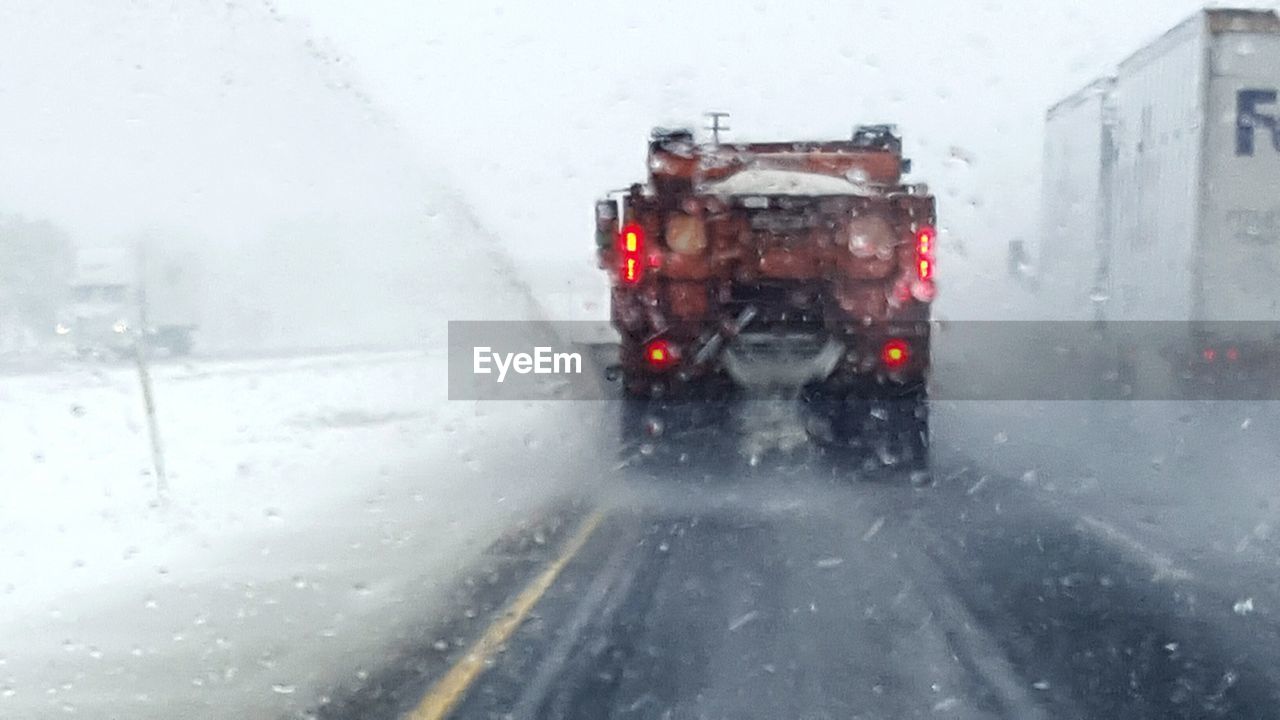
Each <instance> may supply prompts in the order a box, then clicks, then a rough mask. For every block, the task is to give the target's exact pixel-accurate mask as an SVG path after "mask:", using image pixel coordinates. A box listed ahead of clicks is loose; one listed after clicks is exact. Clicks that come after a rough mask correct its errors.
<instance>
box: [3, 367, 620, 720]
mask: <svg viewBox="0 0 1280 720" xmlns="http://www.w3.org/2000/svg"><path fill="white" fill-rule="evenodd" d="M443 364H444V357H443V354H442V353H436V352H434V351H433V352H396V353H364V354H353V355H332V356H322V357H309V358H296V359H266V360H252V361H240V362H234V361H223V362H202V363H191V364H163V365H160V366H157V367H156V368H155V369H154V371H153V372H154V380H155V391H156V398H157V404H158V408H159V420H160V425H161V431H162V434H163V440H164V447H165V456H166V461H167V465H168V471H169V472H168V481H169V492H168V500H167V502H164V503H162V502H159V501H158V495H157V488H156V482H155V477H154V474H153V472H152V470H151V460H150V454H149V450H148V442H147V432H146V427H145V424H144V417H143V412H142V401H141V399H140V394H139V389H138V383H137V377H136V374H135V373H134V371H133V370H132V369H131V368H128V367H110V368H96V369H95V368H83V369H79V370H74V371H65V372H59V373H56V374H49V375H31V376H10V377H7V378H5V379H4V382H3V384H2V385H0V406H3V407H4V408H5V413H4V414H3V415H0V438H3V439H4V440H3V443H0V467H3V468H4V473H5V474H4V478H3V491H4V493H5V497H6V502H5V503H4V504H3V505H0V578H3V581H2V582H3V585H0V617H3V618H5V621H4V622H3V624H0V633H3V634H4V636H5V637H6V638H7V640H6V643H5V645H6V647H5V649H4V653H5V655H4V656H3V658H0V660H2V661H3V669H2V670H0V685H3V686H4V688H5V690H6V692H5V693H4V694H2V695H0V715H4V716H5V717H29V716H30V717H35V716H44V715H47V714H48V713H50V712H53V711H55V710H57V709H58V708H59V707H61V706H62V705H63V704H67V705H69V706H71V707H73V708H75V709H78V710H80V711H82V712H83V713H88V714H89V715H91V716H95V717H106V716H108V715H110V714H113V713H120V714H123V715H125V716H128V717H176V716H181V717H189V716H202V715H208V716H218V717H232V716H237V717H239V716H246V715H251V716H267V715H271V714H280V713H291V712H296V711H300V710H301V709H302V708H304V707H305V706H307V705H308V704H309V703H313V702H315V699H316V698H315V693H317V692H319V691H320V690H321V689H322V688H326V687H329V686H331V685H332V684H333V683H334V682H335V681H336V679H338V678H342V677H350V675H347V674H345V673H355V672H358V671H359V668H361V667H372V666H375V665H376V663H377V658H378V656H379V654H380V653H382V652H385V651H386V650H387V648H388V647H389V646H391V645H393V644H394V636H395V633H396V632H398V631H400V630H401V629H402V628H403V627H404V625H405V624H406V623H409V622H411V621H416V622H421V620H422V619H423V618H429V617H431V616H432V612H433V611H432V608H433V607H434V605H433V603H436V602H439V601H440V600H441V597H440V593H441V592H442V591H443V589H444V588H446V587H448V585H449V583H450V582H452V581H453V579H454V578H455V576H456V575H457V574H458V573H459V572H460V571H461V570H463V569H464V568H466V567H467V566H468V564H469V563H470V562H471V561H472V560H473V559H474V558H475V557H477V556H478V554H479V553H480V552H481V550H482V549H483V548H484V547H485V546H487V545H488V543H489V542H490V541H492V539H494V538H495V537H497V536H498V535H499V534H500V533H502V532H503V531H504V529H506V528H508V527H510V526H511V525H512V524H513V523H514V522H516V520H517V519H519V518H522V517H525V516H526V515H527V514H528V513H529V512H530V511H531V510H533V509H534V508H536V507H537V506H539V505H541V504H543V503H546V502H547V501H548V500H549V499H550V498H552V497H555V496H557V495H559V494H562V493H568V492H572V491H575V490H576V489H577V487H578V483H580V482H581V480H582V479H583V478H586V477H589V475H590V473H591V472H592V468H598V467H599V466H600V463H601V458H599V457H598V455H599V453H600V452H601V448H606V447H608V445H607V444H603V443H602V442H601V440H600V438H599V437H598V433H599V430H593V429H592V427H597V428H598V427H600V425H601V424H600V421H599V418H598V413H599V412H600V409H599V408H597V407H595V406H594V405H593V404H590V403H570V402H558V403H541V404H539V403H514V402H513V403H489V404H479V403H472V402H447V401H446V400H445V398H444V394H445V388H444V383H443V382H442V379H443V378H444V377H445V369H444V367H443ZM273 688H274V689H273ZM282 689H284V690H282ZM285 690H287V691H285ZM8 691H12V692H8Z"/></svg>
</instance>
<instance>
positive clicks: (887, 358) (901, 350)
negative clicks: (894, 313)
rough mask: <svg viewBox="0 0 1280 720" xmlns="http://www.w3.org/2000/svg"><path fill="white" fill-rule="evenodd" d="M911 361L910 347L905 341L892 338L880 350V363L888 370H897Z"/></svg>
mask: <svg viewBox="0 0 1280 720" xmlns="http://www.w3.org/2000/svg"><path fill="white" fill-rule="evenodd" d="M910 359H911V346H910V345H908V344H907V341H906V340H902V339H899V338H894V339H892V340H890V341H888V342H886V343H885V344H884V347H883V348H881V350H880V361H881V362H883V363H884V366H885V367H886V368H888V369H890V370H897V369H899V368H901V367H902V366H904V365H906V364H907V361H908V360H910Z"/></svg>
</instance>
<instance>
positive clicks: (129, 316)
mask: <svg viewBox="0 0 1280 720" xmlns="http://www.w3.org/2000/svg"><path fill="white" fill-rule="evenodd" d="M141 247H142V246H138V247H107V248H82V249H81V250H80V251H79V252H78V253H77V258H76V272H75V275H74V277H73V279H72V305H71V307H70V308H69V312H67V313H64V317H63V319H62V321H60V322H59V324H58V332H59V333H60V334H62V335H65V336H66V337H67V339H68V340H70V342H71V343H72V346H73V347H74V348H75V349H76V352H77V353H78V354H79V355H81V356H87V357H119V356H124V355H130V354H132V353H133V351H134V347H135V343H136V342H137V341H138V340H139V339H141V340H144V341H145V343H146V345H147V347H148V348H150V349H152V350H156V351H159V352H161V353H164V354H168V355H186V354H188V353H190V352H191V349H192V345H193V342H194V333H195V330H196V327H197V325H198V322H197V315H196V313H197V299H198V294H199V293H198V291H199V287H198V285H197V284H196V283H195V274H196V272H197V268H196V267H195V265H194V264H193V263H191V262H181V261H179V259H178V258H176V257H169V256H168V255H161V254H158V253H157V252H156V251H154V250H152V249H148V250H147V251H145V252H144V251H143V250H142V249H141Z"/></svg>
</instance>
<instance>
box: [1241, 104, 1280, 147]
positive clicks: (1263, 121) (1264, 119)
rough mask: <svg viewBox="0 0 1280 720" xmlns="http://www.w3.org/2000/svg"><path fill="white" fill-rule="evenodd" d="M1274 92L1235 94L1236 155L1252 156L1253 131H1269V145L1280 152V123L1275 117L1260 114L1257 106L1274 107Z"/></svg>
mask: <svg viewBox="0 0 1280 720" xmlns="http://www.w3.org/2000/svg"><path fill="white" fill-rule="evenodd" d="M1275 102H1276V91H1275V90H1253V89H1249V90H1241V91H1240V92H1238V93H1236V155H1248V156H1252V155H1253V141H1254V130H1255V129H1256V128H1259V127H1264V128H1268V129H1269V130H1271V145H1272V146H1273V147H1275V149H1276V152H1280V122H1277V119H1276V116H1275V115H1267V114H1265V113H1263V112H1260V111H1259V109H1258V106H1259V105H1274V104H1275Z"/></svg>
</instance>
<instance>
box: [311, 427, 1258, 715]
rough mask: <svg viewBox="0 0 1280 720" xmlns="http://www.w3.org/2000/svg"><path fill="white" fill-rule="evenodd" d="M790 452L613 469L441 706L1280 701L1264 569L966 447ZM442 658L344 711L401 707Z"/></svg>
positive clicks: (1111, 711)
mask: <svg viewBox="0 0 1280 720" xmlns="http://www.w3.org/2000/svg"><path fill="white" fill-rule="evenodd" d="M1095 420H1096V419H1095ZM1107 422H1113V423H1114V422H1116V421H1115V420H1114V419H1111V420H1107V421H1106V422H1102V423H1101V425H1102V431H1103V432H1104V433H1105V432H1106V431H1107V425H1106V423H1107ZM1231 422H1234V419H1232V420H1231ZM1096 424H1098V423H1096V422H1095V425H1096ZM1190 432H1191V433H1192V434H1193V435H1194V434H1196V433H1200V434H1204V432H1205V430H1204V429H1203V428H1195V427H1192V428H1191V429H1190ZM799 452H800V453H801V454H799V455H797V454H795V452H793V453H791V454H790V455H787V456H785V457H782V458H773V459H766V460H765V461H764V462H763V463H760V464H758V465H755V466H743V465H742V464H741V463H735V462H733V461H730V460H726V459H725V458H714V457H713V458H710V459H709V460H708V461H706V462H703V463H699V462H697V461H696V460H695V461H693V462H692V463H690V462H688V458H684V459H682V460H680V461H675V462H674V463H664V462H655V463H650V464H649V465H648V466H647V467H646V468H644V469H643V470H639V469H636V470H629V471H627V472H625V473H624V474H623V477H622V478H621V479H620V480H619V481H618V482H617V484H616V485H612V486H609V487H608V488H607V490H606V491H603V492H601V493H600V497H599V498H596V500H595V506H596V507H597V508H598V509H599V510H600V511H601V512H602V513H603V514H604V517H605V519H604V521H603V523H602V524H601V526H600V527H599V528H598V529H597V530H596V531H595V532H594V533H593V534H592V535H591V536H590V538H589V540H588V542H587V543H586V545H585V546H583V547H582V549H581V550H580V551H579V552H577V553H576V554H575V555H574V556H573V557H572V559H571V560H570V561H569V562H568V564H567V565H566V566H565V568H564V571H563V572H562V573H561V575H560V576H559V578H558V580H557V581H556V582H555V583H554V584H553V585H552V586H551V587H550V589H549V590H547V592H546V593H545V594H544V595H543V596H542V597H541V599H540V600H539V602H538V603H537V605H536V606H535V607H534V609H533V611H532V613H531V615H530V616H529V618H528V619H526V620H525V621H524V622H523V623H522V624H521V625H520V626H519V629H518V630H517V631H516V632H515V634H514V636H512V638H511V639H510V641H509V642H507V643H506V644H505V647H504V649H503V650H502V651H501V652H499V653H498V654H496V656H495V657H494V658H493V659H492V662H491V665H490V666H489V667H488V669H487V670H486V671H485V672H484V673H483V674H481V675H480V676H479V678H478V679H477V680H476V681H475V682H474V683H473V684H472V685H471V686H470V687H469V688H468V689H467V692H466V693H465V695H464V696H463V698H462V700H461V702H460V703H459V704H458V705H457V706H456V707H455V708H454V711H453V714H452V715H451V717H457V718H673V719H679V718H813V719H819V718H822V719H825V718H916V717H921V718H923V717H929V718H934V717H945V718H1110V717H1124V718H1206V717H1221V718H1253V717H1258V718H1264V717H1276V716H1277V714H1280V693H1278V692H1277V690H1278V689H1280V624H1278V623H1276V622H1274V620H1273V618H1272V616H1271V614H1270V608H1271V607H1273V606H1274V603H1272V602H1271V601H1270V598H1274V597H1276V595H1277V594H1278V593H1277V591H1276V585H1277V582H1276V580H1275V579H1273V578H1274V575H1273V574H1267V573H1266V572H1259V566H1258V564H1257V563H1252V564H1249V563H1242V564H1239V565H1230V564H1218V563H1216V562H1214V561H1213V559H1212V558H1210V557H1208V556H1207V555H1206V556H1204V557H1202V558H1201V562H1200V564H1198V565H1192V566H1191V567H1193V568H1194V570H1195V572H1188V571H1186V570H1185V569H1184V567H1187V565H1186V562H1188V561H1189V560H1194V559H1195V556H1194V552H1193V553H1192V554H1191V555H1187V554H1186V553H1182V552H1176V553H1175V552H1172V551H1171V552H1170V553H1164V552H1161V551H1160V550H1159V548H1158V547H1157V548H1153V547H1152V546H1151V545H1152V541H1149V540H1148V541H1143V540H1141V539H1139V538H1138V537H1137V536H1134V535H1131V534H1128V533H1127V532H1126V529H1125V528H1124V527H1121V528H1120V529H1117V527H1116V525H1114V524H1112V523H1111V522H1108V521H1105V520H1102V519H1099V517H1104V516H1103V515H1101V514H1100V513H1099V511H1098V508H1099V507H1100V505H1099V498H1098V496H1097V495H1098V494H1097V493H1089V492H1087V491H1081V492H1062V491H1061V490H1062V488H1061V487H1059V488H1057V489H1058V492H1056V493H1054V494H1051V495H1046V494H1045V492H1043V488H1040V487H1035V486H1034V485H1035V483H1036V482H1037V480H1036V478H1028V477H1012V476H1009V475H1007V474H1001V473H999V472H996V471H995V470H993V469H992V467H993V464H992V463H990V462H986V461H983V460H981V459H979V460H975V459H974V458H973V457H970V456H966V455H965V454H963V453H947V452H939V453H937V455H938V459H936V460H935V461H934V463H933V467H932V468H931V470H932V472H931V474H930V476H929V477H927V478H926V477H922V476H920V475H913V474H911V473H909V472H907V471H906V470H895V469H893V468H888V469H881V470H879V471H877V472H874V473H870V474H866V475H864V476H863V477H860V478H857V479H855V478H852V477H851V476H850V473H849V472H848V468H847V466H842V465H838V464H833V463H830V462H826V461H824V460H823V459H822V458H820V457H817V456H808V455H804V453H808V452H812V451H809V450H801V451H799ZM1046 452H1047V451H1046ZM1067 457H1068V459H1070V457H1072V456H1071V455H1068V456H1067ZM1193 459H1194V458H1190V459H1188V460H1187V463H1188V465H1189V466H1191V465H1193V464H1194V463H1193V462H1192V460H1193ZM1068 464H1071V463H1070V462H1069V463H1068ZM1046 498H1049V499H1048V500H1046ZM1103 500H1105V498H1103ZM1091 503H1092V504H1091ZM1102 505H1105V502H1103V503H1102ZM1144 542H1145V544H1144ZM1193 545H1194V544H1193ZM1184 549H1185V548H1184ZM530 572H532V571H530ZM528 575H529V573H526V574H525V575H524V576H520V577H524V578H527V577H528ZM522 584H523V580H518V579H517V578H516V577H513V578H512V581H511V584H510V587H508V588H507V590H506V591H504V592H507V593H508V594H514V593H515V592H516V591H518V590H519V586H520V585H522ZM1245 592H1248V593H1250V596H1249V600H1250V602H1249V603H1248V604H1247V605H1242V603H1241V599H1240V598H1241V597H1242V596H1243V595H1242V593H1245ZM424 640H425V639H424ZM459 655H460V652H454V653H451V659H453V660H456V659H457V657H458V656H459ZM443 669H444V668H443V666H442V665H439V664H438V665H435V666H430V667H426V668H425V669H424V670H423V672H422V673H420V674H418V675H412V674H410V675H411V676H410V677H399V678H398V679H397V680H396V682H399V683H402V687H401V689H400V692H399V693H398V695H397V693H391V695H392V696H398V698H399V699H398V700H397V701H396V702H394V703H390V704H388V703H386V702H383V703H382V705H381V706H379V708H378V709H377V711H376V712H375V711H374V709H373V707H374V705H362V704H361V703H360V702H359V701H358V698H353V701H355V702H352V703H349V704H347V705H345V706H344V708H345V710H344V712H343V713H340V714H341V715H343V716H349V717H395V716H397V715H403V714H404V713H405V712H408V711H409V710H410V709H411V708H412V705H413V700H414V698H417V697H421V694H422V693H423V692H425V691H426V690H427V688H428V687H429V686H430V681H431V680H432V679H434V678H435V677H438V676H439V675H440V674H442V672H443ZM386 689H387V688H386V687H383V688H380V693H379V694H381V695H383V696H384V697H383V699H384V700H385V696H386V695H387V693H385V692H381V691H385V690H386ZM329 716H333V717H336V716H338V715H333V714H332V713H330V714H329Z"/></svg>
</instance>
